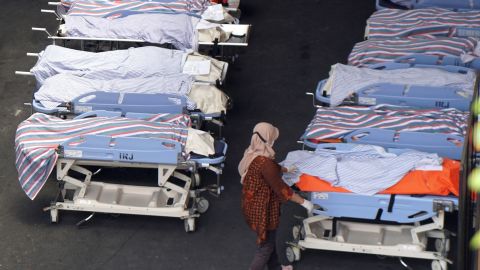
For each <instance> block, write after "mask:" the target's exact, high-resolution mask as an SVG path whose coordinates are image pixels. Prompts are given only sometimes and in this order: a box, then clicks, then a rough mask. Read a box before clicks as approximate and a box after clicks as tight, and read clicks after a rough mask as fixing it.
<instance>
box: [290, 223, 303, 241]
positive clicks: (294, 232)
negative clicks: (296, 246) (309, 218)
mask: <svg viewBox="0 0 480 270" xmlns="http://www.w3.org/2000/svg"><path fill="white" fill-rule="evenodd" d="M300 227H301V226H300V225H295V226H293V228H292V235H293V239H294V240H298V239H299V238H300V230H301V228H300Z"/></svg>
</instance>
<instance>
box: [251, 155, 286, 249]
mask: <svg viewBox="0 0 480 270" xmlns="http://www.w3.org/2000/svg"><path fill="white" fill-rule="evenodd" d="M292 195H293V190H292V189H291V188H290V187H289V186H288V185H286V184H285V183H284V182H283V180H282V178H281V167H280V165H278V164H277V163H276V162H275V161H274V160H272V159H270V158H267V157H263V156H258V157H256V158H255V159H254V160H253V161H252V163H251V164H250V166H249V168H248V172H247V174H246V176H245V178H244V182H243V189H242V212H243V215H244V216H245V220H246V222H247V224H248V226H249V227H250V228H251V229H252V230H253V231H255V232H256V233H257V244H261V243H263V242H265V240H266V239H267V231H271V230H275V229H277V228H278V224H279V221H280V205H281V203H282V202H286V201H288V200H290V198H291V197H292Z"/></svg>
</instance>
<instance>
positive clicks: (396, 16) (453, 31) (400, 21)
mask: <svg viewBox="0 0 480 270" xmlns="http://www.w3.org/2000/svg"><path fill="white" fill-rule="evenodd" d="M466 28H468V29H470V30H474V29H478V28H480V11H473V10H472V11H462V12H454V11H450V10H447V9H442V8H429V9H414V10H400V9H383V10H379V11H376V12H375V13H374V14H373V15H372V16H371V17H370V18H369V19H368V21H367V29H366V32H365V34H366V36H367V38H368V39H392V38H401V37H408V36H418V37H425V38H433V37H454V36H473V37H475V36H478V31H467V30H466Z"/></svg>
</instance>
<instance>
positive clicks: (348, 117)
mask: <svg viewBox="0 0 480 270" xmlns="http://www.w3.org/2000/svg"><path fill="white" fill-rule="evenodd" d="M467 118H468V112H462V111H459V110H456V109H414V108H409V107H397V106H390V105H377V106H374V107H359V106H341V107H336V108H319V109H318V110H317V113H316V114H315V117H314V118H313V120H312V121H311V122H310V124H309V125H308V127H307V129H306V131H305V133H304V134H303V135H302V139H303V140H310V141H319V140H325V139H334V138H341V137H343V136H344V135H347V134H349V133H350V132H352V131H354V130H358V129H363V128H382V129H391V130H396V131H399V132H400V131H418V132H429V133H444V134H451V135H458V136H464V135H465V134H466V130H467Z"/></svg>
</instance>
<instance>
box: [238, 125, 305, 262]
mask: <svg viewBox="0 0 480 270" xmlns="http://www.w3.org/2000/svg"><path fill="white" fill-rule="evenodd" d="M278 135H279V132H278V129H277V128H276V127H274V126H273V125H271V124H269V123H258V124H257V125H256V126H255V128H254V129H253V135H252V139H251V142H250V146H249V147H248V148H247V150H246V151H245V153H244V156H243V159H242V160H241V161H240V164H239V166H238V171H239V173H240V175H241V183H242V184H243V189H242V211H243V214H244V216H245V220H246V222H247V224H248V226H249V227H250V228H251V229H252V230H253V231H255V232H256V233H257V246H258V247H257V250H256V252H255V256H254V258H253V261H252V263H251V265H250V270H263V269H264V268H265V266H268V269H270V270H271V269H280V263H279V262H278V257H277V254H276V250H275V238H276V236H275V234H276V230H277V228H278V225H279V221H280V205H281V203H283V202H286V201H289V200H290V201H293V202H296V203H298V204H300V205H302V206H303V207H305V208H306V209H307V211H308V212H309V213H311V211H312V210H313V205H312V203H311V202H309V201H308V200H305V199H303V198H302V197H300V196H299V195H298V194H296V193H294V192H293V190H292V189H291V188H290V187H289V186H288V185H286V184H285V183H284V182H283V180H282V178H281V174H282V173H283V172H288V169H286V168H283V167H281V166H280V165H279V164H278V163H277V162H275V160H274V159H275V151H274V150H273V148H272V147H273V143H274V142H275V140H276V139H277V138H278ZM282 257H283V256H282ZM285 264H287V263H285ZM281 269H293V268H292V266H291V265H282V266H281Z"/></svg>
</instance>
